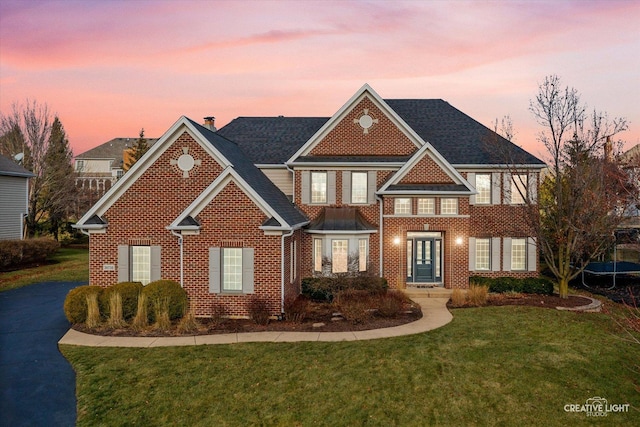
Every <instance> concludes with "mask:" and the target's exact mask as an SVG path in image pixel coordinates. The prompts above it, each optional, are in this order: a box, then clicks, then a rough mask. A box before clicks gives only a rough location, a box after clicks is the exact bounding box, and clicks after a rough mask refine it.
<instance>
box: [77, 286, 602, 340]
mask: <svg viewBox="0 0 640 427" xmlns="http://www.w3.org/2000/svg"><path fill="white" fill-rule="evenodd" d="M590 302H591V301H590V300H588V299H587V298H583V297H579V296H570V297H569V298H568V299H562V298H560V297H558V296H557V295H534V294H492V295H490V297H489V299H488V302H487V306H504V305H519V306H532V307H544V308H556V307H579V306H583V305H587V304H589V303H590ZM450 304H451V301H449V303H448V304H447V307H449V308H452V307H451V305H450ZM421 317H422V312H421V310H420V307H418V306H417V305H416V304H414V305H413V306H412V307H410V308H409V309H407V310H405V311H403V312H401V313H399V314H398V315H397V316H396V317H394V318H384V317H380V316H376V315H375V314H373V315H372V316H371V318H370V319H369V320H367V321H366V322H361V323H353V322H349V321H347V320H344V319H342V318H341V317H339V316H335V309H334V308H333V307H332V306H331V305H330V304H326V303H324V304H323V303H311V309H310V312H309V316H308V317H307V318H306V319H305V321H304V322H302V323H294V322H289V321H286V320H271V321H270V322H269V323H268V324H267V325H258V324H256V323H255V322H253V321H252V320H249V319H221V321H219V322H215V321H213V320H212V319H209V318H202V319H197V321H198V324H199V328H198V330H197V331H193V332H189V333H180V332H178V330H177V328H176V324H174V325H173V327H172V329H171V330H169V331H161V330H158V329H153V328H151V327H150V328H149V329H147V330H144V331H134V330H132V329H130V328H123V329H109V328H106V327H102V328H97V329H89V328H87V327H86V326H85V325H73V329H75V330H77V331H80V332H86V333H90V334H94V335H103V336H122V337H132V336H139V337H163V336H165V337H166V336H181V335H189V336H191V335H213V334H228V333H242V332H265V331H289V332H348V331H365V330H369V329H381V328H389V327H393V326H399V325H404V324H406V323H410V322H414V321H416V320H418V319H420V318H421Z"/></svg>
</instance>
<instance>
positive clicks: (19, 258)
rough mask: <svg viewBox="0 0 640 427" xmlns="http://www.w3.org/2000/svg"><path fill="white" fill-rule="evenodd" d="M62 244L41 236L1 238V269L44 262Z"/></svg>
mask: <svg viewBox="0 0 640 427" xmlns="http://www.w3.org/2000/svg"><path fill="white" fill-rule="evenodd" d="M59 247H60V244H59V243H58V242H56V241H55V240H53V239H49V238H47V237H40V238H37V239H26V240H0V271H5V270H10V269H13V268H16V267H19V266H21V265H30V264H36V263H43V262H45V261H46V260H47V258H48V257H49V256H51V255H53V254H54V253H56V251H57V250H58V248H59Z"/></svg>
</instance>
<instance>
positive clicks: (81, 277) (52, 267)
mask: <svg viewBox="0 0 640 427" xmlns="http://www.w3.org/2000/svg"><path fill="white" fill-rule="evenodd" d="M88 281H89V250H88V249H80V248H60V249H58V252H56V254H55V255H53V256H52V257H51V260H50V263H48V264H45V265H41V266H38V267H31V268H25V269H22V270H15V271H8V272H4V273H0V292H2V291H8V290H9V289H15V288H20V287H22V286H27V285H33V284H34V283H40V282H88Z"/></svg>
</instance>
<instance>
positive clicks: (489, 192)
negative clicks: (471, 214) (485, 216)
mask: <svg viewBox="0 0 640 427" xmlns="http://www.w3.org/2000/svg"><path fill="white" fill-rule="evenodd" d="M479 177H486V179H488V181H489V188H487V192H486V194H485V196H486V199H485V201H482V200H480V194H481V193H480V190H479V189H478V178H479ZM492 183H493V179H492V176H491V174H490V173H477V174H476V182H475V186H476V190H478V194H476V195H475V204H476V205H490V204H491V199H492V194H493V191H492V188H491V185H492Z"/></svg>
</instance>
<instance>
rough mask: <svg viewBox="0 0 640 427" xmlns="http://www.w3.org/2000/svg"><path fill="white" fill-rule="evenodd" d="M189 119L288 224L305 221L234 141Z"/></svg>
mask: <svg viewBox="0 0 640 427" xmlns="http://www.w3.org/2000/svg"><path fill="white" fill-rule="evenodd" d="M187 120H189V121H190V122H191V123H192V124H193V125H194V126H195V127H196V129H197V130H198V131H199V132H200V133H201V134H202V136H203V137H205V138H206V139H207V140H208V141H209V142H210V143H211V144H212V145H213V146H214V147H215V148H216V149H217V150H218V151H220V153H221V154H222V155H223V156H224V157H225V158H226V159H227V160H228V161H229V162H231V164H232V165H233V169H234V170H235V171H236V172H237V173H238V174H239V175H240V176H241V177H242V179H244V180H245V181H246V182H247V184H249V185H250V186H251V188H253V190H254V191H255V192H256V193H258V194H259V195H260V196H261V197H262V198H263V199H264V200H265V201H266V202H267V203H268V204H269V206H271V207H272V208H273V209H274V210H275V211H276V212H278V214H279V215H280V216H281V217H282V218H283V219H284V220H285V221H287V223H288V224H289V225H297V224H301V223H304V222H307V217H306V216H305V215H304V214H303V213H302V212H301V211H299V210H298V208H297V207H296V206H295V205H294V204H293V203H291V201H290V200H289V199H288V198H287V196H285V194H284V193H283V192H282V191H281V190H280V189H279V188H278V187H276V185H275V184H274V183H273V182H272V181H271V180H270V179H269V178H267V176H266V175H265V174H264V173H262V171H261V170H260V169H258V168H257V167H256V166H255V165H254V164H253V162H252V161H251V160H250V159H249V158H248V157H247V155H246V154H245V153H244V152H243V151H242V150H241V149H240V147H238V145H236V144H235V143H234V142H232V141H229V140H228V139H226V138H224V137H222V136H220V134H218V133H216V132H212V131H211V130H209V129H207V128H205V127H204V126H202V125H200V124H198V123H196V122H194V121H193V120H191V119H187Z"/></svg>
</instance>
